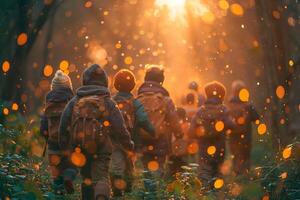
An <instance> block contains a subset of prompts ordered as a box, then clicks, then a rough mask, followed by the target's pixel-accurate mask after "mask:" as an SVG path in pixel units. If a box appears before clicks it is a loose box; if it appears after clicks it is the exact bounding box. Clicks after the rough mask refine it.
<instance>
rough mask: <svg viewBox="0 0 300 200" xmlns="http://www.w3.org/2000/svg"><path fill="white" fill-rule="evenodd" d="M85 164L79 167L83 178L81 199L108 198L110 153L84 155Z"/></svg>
mask: <svg viewBox="0 0 300 200" xmlns="http://www.w3.org/2000/svg"><path fill="white" fill-rule="evenodd" d="M86 158H87V161H86V164H85V165H84V166H83V167H82V168H81V171H80V172H81V175H82V178H83V183H82V185H81V187H82V199H83V200H94V199H95V200H96V199H97V198H100V197H102V198H103V199H109V198H110V179H109V164H110V159H111V155H108V154H99V155H97V156H95V155H86Z"/></svg>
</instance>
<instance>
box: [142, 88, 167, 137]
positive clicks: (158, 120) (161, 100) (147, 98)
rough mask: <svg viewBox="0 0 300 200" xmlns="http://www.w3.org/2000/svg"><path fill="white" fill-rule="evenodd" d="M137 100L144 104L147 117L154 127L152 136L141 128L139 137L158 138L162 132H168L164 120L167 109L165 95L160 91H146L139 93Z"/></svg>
mask: <svg viewBox="0 0 300 200" xmlns="http://www.w3.org/2000/svg"><path fill="white" fill-rule="evenodd" d="M138 100H140V102H141V103H142V104H143V105H144V108H145V111H146V113H147V115H148V118H149V120H150V122H151V123H152V125H153V127H154V128H155V137H154V138H153V137H152V136H150V135H149V134H148V133H146V132H145V131H144V130H143V129H142V130H141V132H140V136H141V139H144V140H148V139H158V138H159V137H160V136H161V135H162V134H168V127H167V122H166V115H167V112H168V111H167V101H166V98H165V96H164V95H163V94H161V93H154V92H146V93H142V94H140V95H139V96H138Z"/></svg>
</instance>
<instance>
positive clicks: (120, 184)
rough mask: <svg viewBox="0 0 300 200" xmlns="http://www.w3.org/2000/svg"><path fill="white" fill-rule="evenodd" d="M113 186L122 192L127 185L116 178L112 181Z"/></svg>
mask: <svg viewBox="0 0 300 200" xmlns="http://www.w3.org/2000/svg"><path fill="white" fill-rule="evenodd" d="M114 186H115V188H117V189H118V190H124V189H126V187H127V183H126V181H125V180H124V179H121V178H118V179H115V180H114Z"/></svg>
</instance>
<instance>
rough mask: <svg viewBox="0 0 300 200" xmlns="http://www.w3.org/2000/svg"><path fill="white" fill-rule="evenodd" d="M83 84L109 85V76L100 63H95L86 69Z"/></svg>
mask: <svg viewBox="0 0 300 200" xmlns="http://www.w3.org/2000/svg"><path fill="white" fill-rule="evenodd" d="M82 84H83V85H99V86H103V87H108V78H107V75H106V73H105V71H104V70H103V69H102V68H101V67H100V66H99V65H97V64H93V65H91V66H90V67H88V68H86V69H85V70H84V72H83V76H82Z"/></svg>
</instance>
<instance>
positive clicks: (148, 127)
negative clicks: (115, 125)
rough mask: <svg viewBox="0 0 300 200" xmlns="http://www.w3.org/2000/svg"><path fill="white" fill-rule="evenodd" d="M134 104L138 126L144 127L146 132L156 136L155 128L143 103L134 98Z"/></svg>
mask: <svg viewBox="0 0 300 200" xmlns="http://www.w3.org/2000/svg"><path fill="white" fill-rule="evenodd" d="M133 105H134V107H135V116H136V121H137V127H140V128H142V129H144V130H145V131H146V132H148V133H150V134H151V135H152V136H154V134H155V129H154V127H153V125H152V123H151V122H150V120H149V118H148V116H147V113H146V111H145V109H144V106H143V104H142V103H141V102H140V101H139V100H134V101H133Z"/></svg>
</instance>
